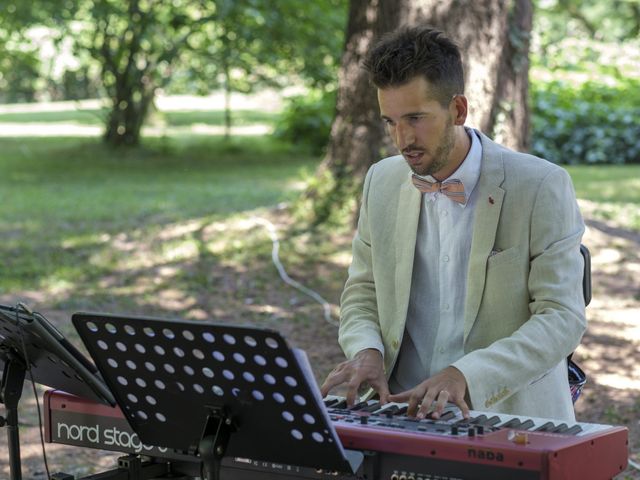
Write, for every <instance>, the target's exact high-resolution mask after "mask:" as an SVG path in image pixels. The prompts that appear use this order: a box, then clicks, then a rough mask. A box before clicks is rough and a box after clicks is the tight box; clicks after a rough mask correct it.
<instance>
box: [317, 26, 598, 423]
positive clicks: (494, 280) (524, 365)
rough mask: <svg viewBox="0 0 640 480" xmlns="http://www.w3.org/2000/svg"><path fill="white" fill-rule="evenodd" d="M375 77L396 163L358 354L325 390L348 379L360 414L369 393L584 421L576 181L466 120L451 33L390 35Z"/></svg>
mask: <svg viewBox="0 0 640 480" xmlns="http://www.w3.org/2000/svg"><path fill="white" fill-rule="evenodd" d="M365 68H367V70H368V71H369V72H370V74H371V77H372V81H373V83H374V84H375V85H376V87H377V90H378V101H379V105H380V113H381V117H382V120H383V121H384V122H385V123H386V125H387V127H388V131H389V134H390V135H391V137H392V139H393V141H394V143H395V145H396V147H397V148H398V149H399V150H400V152H401V153H402V155H398V156H395V157H390V158H386V159H384V160H381V161H380V162H378V163H376V164H374V165H373V166H372V167H371V169H370V170H369V172H368V173H367V176H366V179H365V183H364V192H363V197H362V206H361V210H360V218H359V222H358V230H357V233H356V235H355V237H354V240H353V261H352V264H351V266H350V268H349V277H348V279H347V282H346V285H345V288H344V292H343V295H342V299H341V323H340V333H339V341H340V344H341V346H342V348H343V350H344V352H345V354H346V356H347V358H348V360H347V361H345V362H343V363H341V364H340V365H338V366H337V367H336V369H334V370H333V371H332V372H331V373H330V374H329V376H328V377H327V379H326V381H325V383H324V384H323V385H322V387H321V390H322V394H323V395H326V394H327V393H328V392H329V390H331V389H332V388H333V387H335V386H337V385H340V384H346V385H347V401H348V403H349V405H352V404H353V403H354V402H355V399H356V396H357V393H358V389H359V388H360V386H361V385H363V384H368V385H369V386H371V387H372V388H373V389H374V390H375V392H377V394H378V395H379V397H380V400H381V402H382V403H386V402H388V401H396V402H408V404H409V409H408V414H409V415H417V416H418V417H420V418H421V417H424V416H425V415H427V414H428V413H432V415H433V416H434V417H435V418H438V416H439V415H440V414H441V413H442V412H443V409H444V406H445V405H446V404H447V403H448V402H450V403H454V404H456V405H457V406H458V407H459V408H460V409H461V411H462V413H463V415H465V416H468V411H469V409H470V408H473V409H475V410H483V411H496V412H503V413H512V414H520V415H527V416H537V417H547V418H557V419H564V420H574V419H575V416H574V411H573V404H572V402H571V397H570V392H569V385H568V379H567V366H566V360H565V357H566V356H567V355H568V354H569V353H570V352H571V351H573V349H574V348H575V347H576V346H577V345H578V343H579V342H580V338H581V337H582V334H583V333H584V330H585V328H586V321H585V316H584V300H583V297H582V290H581V279H582V272H583V262H582V258H581V256H580V253H579V246H580V240H581V237H582V234H583V232H584V224H583V221H582V218H581V216H580V213H579V211H578V207H577V204H576V200H575V193H574V191H573V187H572V184H571V180H570V178H569V176H568V174H567V173H566V172H565V171H564V170H563V169H561V168H559V167H557V166H555V165H553V164H551V163H549V162H547V161H545V160H541V159H539V158H536V157H533V156H530V155H525V154H521V153H516V152H513V151H510V150H508V149H506V148H504V147H502V146H500V145H498V144H496V143H494V142H492V141H491V140H490V139H489V138H488V137H486V136H485V135H483V134H482V133H480V132H478V131H477V130H472V129H469V128H466V127H465V125H464V124H465V120H466V117H467V108H468V103H467V98H466V97H465V96H464V81H463V71H462V64H461V60H460V53H459V51H458V48H457V47H456V46H455V45H454V44H453V43H452V42H451V41H450V40H449V39H447V38H446V37H445V36H444V35H443V34H442V33H441V32H438V31H435V30H432V29H430V28H427V27H415V28H409V29H402V30H399V31H397V32H394V33H392V34H391V35H389V36H387V37H385V38H383V39H382V41H381V42H380V43H379V44H378V45H377V46H376V47H374V48H373V49H372V51H371V52H369V54H368V56H367V58H366V60H365ZM392 393H393V394H392Z"/></svg>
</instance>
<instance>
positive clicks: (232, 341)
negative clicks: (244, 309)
mask: <svg viewBox="0 0 640 480" xmlns="http://www.w3.org/2000/svg"><path fill="white" fill-rule="evenodd" d="M222 339H223V340H224V341H225V342H226V343H228V344H229V345H235V344H236V337H234V336H233V335H230V334H228V333H225V334H224V335H222Z"/></svg>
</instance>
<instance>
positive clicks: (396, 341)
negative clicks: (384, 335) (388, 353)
mask: <svg viewBox="0 0 640 480" xmlns="http://www.w3.org/2000/svg"><path fill="white" fill-rule="evenodd" d="M399 344H400V342H398V340H394V341H393V342H391V345H392V346H393V348H398V345H399Z"/></svg>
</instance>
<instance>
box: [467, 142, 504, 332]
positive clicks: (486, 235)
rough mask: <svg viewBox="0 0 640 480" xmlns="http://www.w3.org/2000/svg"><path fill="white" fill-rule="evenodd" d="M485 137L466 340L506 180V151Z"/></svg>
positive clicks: (469, 273)
mask: <svg viewBox="0 0 640 480" xmlns="http://www.w3.org/2000/svg"><path fill="white" fill-rule="evenodd" d="M480 137H481V140H482V166H481V170H480V178H479V180H478V185H477V186H476V188H477V189H478V192H477V195H478V197H477V203H476V212H475V221H474V226H473V239H472V241H471V254H470V256H469V271H468V274H467V296H466V301H465V309H464V312H465V313H464V340H465V341H466V339H467V336H468V335H469V332H470V331H471V328H472V327H473V324H474V322H475V320H476V316H477V314H478V309H479V308H480V302H481V300H482V294H483V292H484V286H485V279H486V271H487V259H488V258H489V255H490V254H491V251H492V249H493V246H494V244H495V238H496V232H497V230H498V221H499V220H500V210H501V209H502V200H503V198H504V190H503V189H502V188H500V185H501V184H502V182H503V180H504V163H503V160H502V153H501V152H500V150H499V149H498V147H497V145H496V144H495V143H493V142H492V141H491V140H489V138H488V137H486V136H484V135H480Z"/></svg>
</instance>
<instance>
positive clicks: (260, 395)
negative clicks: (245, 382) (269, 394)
mask: <svg viewBox="0 0 640 480" xmlns="http://www.w3.org/2000/svg"><path fill="white" fill-rule="evenodd" d="M251 395H252V396H253V398H255V399H256V400H258V401H262V400H264V393H262V392H261V391H260V390H253V391H252V392H251Z"/></svg>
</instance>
